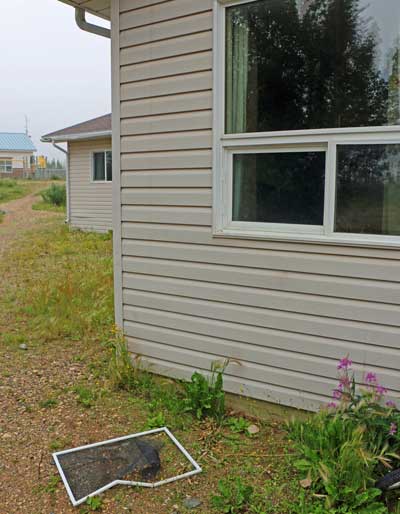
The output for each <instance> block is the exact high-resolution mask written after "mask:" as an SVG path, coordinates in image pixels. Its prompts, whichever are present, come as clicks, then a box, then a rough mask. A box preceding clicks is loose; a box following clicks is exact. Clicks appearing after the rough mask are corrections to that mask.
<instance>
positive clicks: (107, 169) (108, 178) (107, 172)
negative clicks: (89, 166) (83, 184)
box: [93, 151, 112, 182]
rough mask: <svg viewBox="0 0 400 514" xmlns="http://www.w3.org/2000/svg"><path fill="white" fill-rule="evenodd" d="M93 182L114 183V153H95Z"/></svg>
mask: <svg viewBox="0 0 400 514" xmlns="http://www.w3.org/2000/svg"><path fill="white" fill-rule="evenodd" d="M93 182H112V152H111V151H105V152H94V153H93Z"/></svg>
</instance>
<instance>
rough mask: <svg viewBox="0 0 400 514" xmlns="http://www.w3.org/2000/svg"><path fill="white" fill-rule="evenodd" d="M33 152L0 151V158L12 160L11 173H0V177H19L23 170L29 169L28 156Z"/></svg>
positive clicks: (21, 175)
mask: <svg viewBox="0 0 400 514" xmlns="http://www.w3.org/2000/svg"><path fill="white" fill-rule="evenodd" d="M31 155H33V153H29V152H7V151H6V152H3V151H2V152H0V159H9V158H11V160H12V165H13V171H12V173H1V172H0V178H21V177H23V175H24V171H25V172H26V171H30V158H31Z"/></svg>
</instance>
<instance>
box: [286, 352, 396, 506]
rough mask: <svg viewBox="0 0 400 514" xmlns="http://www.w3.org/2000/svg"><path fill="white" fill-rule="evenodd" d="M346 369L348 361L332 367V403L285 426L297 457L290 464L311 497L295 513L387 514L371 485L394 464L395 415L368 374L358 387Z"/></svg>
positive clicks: (375, 378) (348, 367) (347, 359)
mask: <svg viewBox="0 0 400 514" xmlns="http://www.w3.org/2000/svg"><path fill="white" fill-rule="evenodd" d="M351 366H352V362H351V360H350V359H349V358H348V357H344V358H343V359H341V360H340V362H339V364H338V370H339V384H338V386H337V387H336V388H335V390H334V392H333V397H334V400H335V401H333V402H330V404H329V405H328V407H327V408H326V409H323V410H322V411H321V412H319V413H318V414H317V415H315V416H314V417H312V418H310V419H308V420H307V421H293V422H292V423H290V424H289V434H290V437H291V439H292V440H293V441H294V445H295V448H296V449H297V451H298V452H299V454H300V455H301V459H299V460H297V461H296V462H295V465H296V467H297V469H298V470H299V471H300V473H301V474H302V476H303V480H302V485H303V487H305V488H306V489H308V491H309V492H310V493H311V494H310V495H303V498H302V502H301V503H300V504H299V509H300V510H297V511H296V512H299V513H303V512H304V513H307V514H308V513H309V512H312V513H314V512H315V513H319V512H321V513H322V512H328V513H331V512H332V513H376V514H381V513H386V512H388V507H387V505H385V503H384V498H382V497H381V491H380V490H378V489H376V488H375V487H374V485H375V483H376V480H377V478H379V476H381V475H382V474H384V473H386V472H387V469H388V468H390V467H391V466H392V465H393V463H395V462H396V460H398V459H400V456H399V455H398V450H399V449H400V439H399V435H398V430H397V427H398V424H399V422H400V413H399V412H398V410H397V409H396V406H395V405H394V404H393V403H392V402H391V401H388V402H386V403H385V404H384V401H385V400H384V396H385V393H386V390H385V388H384V387H382V386H381V385H380V384H379V383H378V380H377V377H376V375H375V374H374V373H367V374H366V375H365V378H364V382H365V383H364V384H363V385H362V386H360V387H359V386H357V384H356V380H355V377H354V373H353V372H352V369H351ZM316 498H319V500H318V501H317V500H316ZM321 498H323V499H324V501H323V507H321V508H320V503H321ZM323 509H325V510H323Z"/></svg>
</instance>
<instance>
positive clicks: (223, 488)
mask: <svg viewBox="0 0 400 514" xmlns="http://www.w3.org/2000/svg"><path fill="white" fill-rule="evenodd" d="M218 491H219V494H218V495H214V496H212V497H211V505H212V506H213V507H214V508H215V509H218V512H223V513H224V514H240V513H242V512H247V511H248V508H249V507H250V504H251V500H252V497H253V493H254V490H253V487H251V486H250V485H248V484H245V483H243V482H242V479H241V478H240V477H236V478H234V479H232V478H230V479H226V480H220V481H219V482H218Z"/></svg>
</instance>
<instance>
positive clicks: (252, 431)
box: [247, 425, 260, 435]
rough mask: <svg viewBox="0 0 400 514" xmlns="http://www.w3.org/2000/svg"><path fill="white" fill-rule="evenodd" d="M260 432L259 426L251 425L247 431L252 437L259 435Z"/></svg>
mask: <svg viewBox="0 0 400 514" xmlns="http://www.w3.org/2000/svg"><path fill="white" fill-rule="evenodd" d="M259 431H260V429H259V427H258V426H257V425H250V426H249V428H248V429H247V432H248V433H249V434H250V435H255V434H258V432H259Z"/></svg>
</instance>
